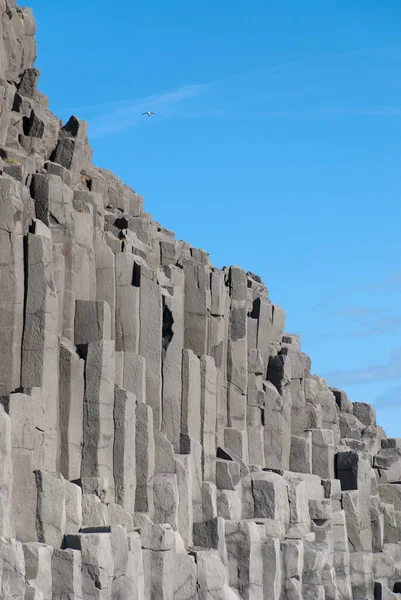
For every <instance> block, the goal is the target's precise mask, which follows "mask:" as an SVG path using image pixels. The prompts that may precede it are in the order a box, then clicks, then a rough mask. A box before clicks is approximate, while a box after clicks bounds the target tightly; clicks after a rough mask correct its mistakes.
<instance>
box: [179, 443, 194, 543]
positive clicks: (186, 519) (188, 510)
mask: <svg viewBox="0 0 401 600" xmlns="http://www.w3.org/2000/svg"><path fill="white" fill-rule="evenodd" d="M175 467H176V474H177V486H178V531H179V533H180V534H181V537H182V539H183V540H184V543H185V546H186V548H188V547H189V546H192V525H193V522H194V518H193V500H192V489H193V484H192V476H193V458H192V456H191V455H190V454H182V455H177V456H176V458H175Z"/></svg>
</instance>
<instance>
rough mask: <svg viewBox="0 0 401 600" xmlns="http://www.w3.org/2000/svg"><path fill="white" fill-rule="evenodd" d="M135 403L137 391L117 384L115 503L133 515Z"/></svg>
mask: <svg viewBox="0 0 401 600" xmlns="http://www.w3.org/2000/svg"><path fill="white" fill-rule="evenodd" d="M136 404H137V401H136V398H135V396H134V394H132V393H131V392H127V391H126V390H124V389H121V388H119V387H117V386H116V388H115V392H114V464H113V470H114V485H115V491H116V502H117V503H118V504H120V505H121V506H122V507H123V508H124V510H126V511H127V512H129V513H132V514H133V513H134V511H135V491H136V476H135V474H136V453H135V445H136Z"/></svg>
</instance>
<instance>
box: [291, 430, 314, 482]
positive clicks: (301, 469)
mask: <svg viewBox="0 0 401 600" xmlns="http://www.w3.org/2000/svg"><path fill="white" fill-rule="evenodd" d="M290 470H291V471H295V472H296V473H312V434H311V432H310V431H307V432H306V433H305V434H304V435H302V436H295V435H293V436H291V453H290Z"/></svg>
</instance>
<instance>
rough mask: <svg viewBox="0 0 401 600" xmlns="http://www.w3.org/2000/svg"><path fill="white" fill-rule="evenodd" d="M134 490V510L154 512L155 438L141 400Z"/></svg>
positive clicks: (147, 411)
mask: <svg viewBox="0 0 401 600" xmlns="http://www.w3.org/2000/svg"><path fill="white" fill-rule="evenodd" d="M135 455H136V491H135V511H136V512H147V513H149V515H150V517H151V518H152V517H153V514H154V502H153V478H154V473H155V438H154V433H153V414H152V409H151V408H150V406H148V405H147V404H145V403H143V402H137V405H136V441H135Z"/></svg>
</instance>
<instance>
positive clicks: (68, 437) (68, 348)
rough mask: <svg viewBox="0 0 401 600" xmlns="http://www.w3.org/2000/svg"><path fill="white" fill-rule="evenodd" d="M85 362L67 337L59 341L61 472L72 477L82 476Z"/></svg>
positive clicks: (67, 476)
mask: <svg viewBox="0 0 401 600" xmlns="http://www.w3.org/2000/svg"><path fill="white" fill-rule="evenodd" d="M84 387H85V382H84V361H83V360H82V359H81V358H80V357H79V355H78V354H77V353H76V350H75V347H74V346H73V344H72V343H71V342H70V341H69V340H67V339H66V338H62V339H61V341H60V381H59V403H60V407H59V428H60V445H61V448H60V472H61V474H62V475H63V476H64V477H65V478H66V479H69V480H74V479H79V477H80V475H81V451H82V441H83V412H84V409H83V405H84Z"/></svg>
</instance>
